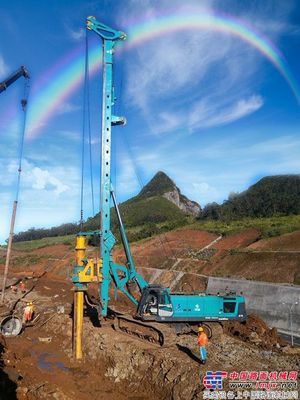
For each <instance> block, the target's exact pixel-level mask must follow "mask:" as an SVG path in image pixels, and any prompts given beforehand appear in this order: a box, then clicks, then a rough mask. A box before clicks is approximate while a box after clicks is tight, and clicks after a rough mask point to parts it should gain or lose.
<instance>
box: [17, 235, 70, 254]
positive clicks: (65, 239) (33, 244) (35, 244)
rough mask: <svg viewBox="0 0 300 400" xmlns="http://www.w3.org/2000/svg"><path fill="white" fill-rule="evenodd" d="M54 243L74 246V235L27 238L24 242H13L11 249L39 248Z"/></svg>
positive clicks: (26, 249) (30, 249)
mask: <svg viewBox="0 0 300 400" xmlns="http://www.w3.org/2000/svg"><path fill="white" fill-rule="evenodd" d="M56 244H65V245H67V246H73V247H74V246H75V235H67V236H56V237H47V238H43V239H37V240H29V241H26V242H17V243H13V250H19V251H32V250H36V249H41V248H43V247H46V246H52V245H56Z"/></svg>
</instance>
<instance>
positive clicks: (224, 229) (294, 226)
mask: <svg viewBox="0 0 300 400" xmlns="http://www.w3.org/2000/svg"><path fill="white" fill-rule="evenodd" d="M185 221H187V222H189V223H188V224H185ZM185 221H184V220H182V219H179V220H176V219H174V220H173V221H165V222H159V223H156V224H154V223H149V222H148V223H146V224H144V225H140V226H132V227H129V228H128V227H127V234H128V238H129V240H130V242H134V241H138V240H141V239H146V238H149V237H151V236H156V235H157V234H159V233H162V232H167V231H171V230H174V229H181V227H183V228H189V229H196V230H206V231H208V232H213V233H216V234H219V235H220V234H222V235H224V236H226V235H231V234H234V233H238V232H240V231H242V230H245V229H249V228H256V229H258V230H259V231H260V232H261V238H262V239H263V238H268V237H274V236H279V235H283V234H285V233H290V232H293V231H296V230H300V215H289V216H284V217H279V216H277V217H271V218H244V219H241V220H238V221H231V222H225V221H195V222H192V223H191V219H190V218H187V219H186V220H185ZM56 244H65V245H68V246H70V248H71V247H73V246H74V245H75V235H67V236H56V237H49V238H43V239H38V240H31V241H26V242H17V243H14V244H13V249H14V250H19V251H31V250H35V249H40V248H43V247H46V246H51V245H56ZM2 249H4V247H2Z"/></svg>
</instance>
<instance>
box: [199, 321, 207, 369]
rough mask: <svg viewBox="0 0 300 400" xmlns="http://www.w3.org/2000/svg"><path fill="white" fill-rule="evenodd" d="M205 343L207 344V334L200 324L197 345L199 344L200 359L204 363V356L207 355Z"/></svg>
mask: <svg viewBox="0 0 300 400" xmlns="http://www.w3.org/2000/svg"><path fill="white" fill-rule="evenodd" d="M207 345H208V337H207V334H206V333H205V332H204V329H203V328H202V326H200V327H199V329H198V346H199V352H200V359H201V363H202V364H205V363H206V356H207V351H206V347H207Z"/></svg>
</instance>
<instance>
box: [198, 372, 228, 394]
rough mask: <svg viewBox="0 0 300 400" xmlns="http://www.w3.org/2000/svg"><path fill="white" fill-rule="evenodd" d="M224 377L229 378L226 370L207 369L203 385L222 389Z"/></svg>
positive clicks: (207, 387) (208, 387) (213, 388)
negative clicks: (214, 370)
mask: <svg viewBox="0 0 300 400" xmlns="http://www.w3.org/2000/svg"><path fill="white" fill-rule="evenodd" d="M224 378H227V372H226V371H216V372H213V371H207V372H206V375H205V376H204V378H203V385H204V386H205V387H206V389H212V390H216V389H222V388H223V379H224Z"/></svg>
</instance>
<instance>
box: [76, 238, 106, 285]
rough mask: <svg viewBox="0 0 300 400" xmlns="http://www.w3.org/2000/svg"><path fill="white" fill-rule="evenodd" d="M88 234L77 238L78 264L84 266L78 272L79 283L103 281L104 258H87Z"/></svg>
mask: <svg viewBox="0 0 300 400" xmlns="http://www.w3.org/2000/svg"><path fill="white" fill-rule="evenodd" d="M85 251H86V236H77V238H76V264H77V265H81V266H83V269H82V271H79V272H78V282H79V283H90V282H102V273H101V269H102V260H101V259H97V260H95V259H86V258H85Z"/></svg>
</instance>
